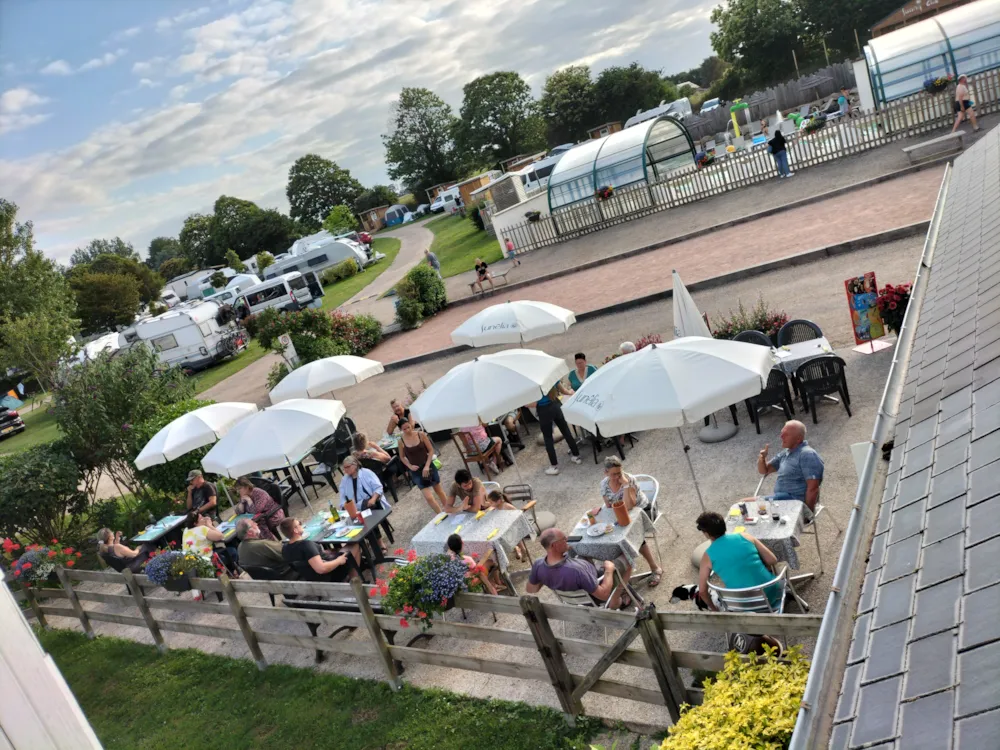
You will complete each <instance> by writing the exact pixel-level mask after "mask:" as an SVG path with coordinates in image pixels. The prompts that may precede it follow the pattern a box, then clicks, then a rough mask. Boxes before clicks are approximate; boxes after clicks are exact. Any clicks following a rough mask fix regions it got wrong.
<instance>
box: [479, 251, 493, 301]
mask: <svg viewBox="0 0 1000 750" xmlns="http://www.w3.org/2000/svg"><path fill="white" fill-rule="evenodd" d="M484 281H488V282H490V291H491V292H492V291H493V288H494V287H493V274H491V273H490V267H489V266H488V265H486V263H485V262H484V261H483V259H482V258H476V286H478V287H479V291H480V293H482V292H483V291H484V290H483V282H484Z"/></svg>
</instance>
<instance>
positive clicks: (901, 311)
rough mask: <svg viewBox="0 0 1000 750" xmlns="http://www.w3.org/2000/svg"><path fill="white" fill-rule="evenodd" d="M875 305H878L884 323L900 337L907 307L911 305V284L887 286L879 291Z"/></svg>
mask: <svg viewBox="0 0 1000 750" xmlns="http://www.w3.org/2000/svg"><path fill="white" fill-rule="evenodd" d="M875 304H876V305H878V312H879V315H880V316H881V317H882V322H883V323H885V325H886V327H887V328H888V329H889V330H890V331H892V332H893V333H895V334H896V335H897V336H898V335H899V329H900V328H902V327H903V318H904V317H906V307H907V305H909V304H910V284H900V285H899V286H893V285H892V284H886V285H885V287H883V288H882V289H881V290H880V291H879V293H878V297H877V298H876V300H875Z"/></svg>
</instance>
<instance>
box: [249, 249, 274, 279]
mask: <svg viewBox="0 0 1000 750" xmlns="http://www.w3.org/2000/svg"><path fill="white" fill-rule="evenodd" d="M254 258H255V259H256V261H257V273H258V274H260V275H263V273H264V269H265V268H267V267H268V266H273V265H274V256H273V255H271V253H269V252H266V251H263V252H259V253H257V255H255V256H254Z"/></svg>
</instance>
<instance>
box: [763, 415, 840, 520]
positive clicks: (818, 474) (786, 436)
mask: <svg viewBox="0 0 1000 750" xmlns="http://www.w3.org/2000/svg"><path fill="white" fill-rule="evenodd" d="M781 447H782V450H781V451H780V452H779V453H777V454H775V456H774V457H773V458H771V459H770V460H768V458H767V453H768V450H769V448H770V445H765V446H764V448H763V450H761V452H760V453H759V454H758V456H757V471H758V472H759V473H761V474H763V475H764V476H767V475H768V474H772V473H774V472H778V479H777V481H776V482H775V484H774V492H773V493H772V494H771V495H770V499H771V500H801V501H802V502H804V503H805V504H806V506H808V508H809V510H810V511H813V512H815V510H816V503H817V502H819V486H820V485H821V484H822V483H823V459H822V458H820V455H819V453H817V452H816V451H815V450H814V449H813V448H812V446H810V445H809V443H807V442H806V426H805V425H804V424H802V422H799V421H798V420H796V419H793V420H791V421H790V422H785V426H784V427H782V428H781ZM752 499H753V498H748V500H752Z"/></svg>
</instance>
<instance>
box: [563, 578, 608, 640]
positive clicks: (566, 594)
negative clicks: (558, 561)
mask: <svg viewBox="0 0 1000 750" xmlns="http://www.w3.org/2000/svg"><path fill="white" fill-rule="evenodd" d="M603 579H604V576H603V575H602V576H600V577H599V578H598V579H597V582H598V583H600V582H601V581H602V580H603ZM552 591H553V592H554V593H555V595H556V597H557V598H558V599H559V601H560V602H562V603H563V604H572V605H573V606H574V607H593V608H594V609H607V608H608V602H609V601H611V597H610V596H609V597H608V601H607V602H597V601H595V600H594V597H592V596H591V595H590V594H588V593H587V592H586V591H584V590H583V589H576V590H575V591H556V590H555V589H552ZM563 637H564V638H565V637H566V621H565V620H563ZM604 642H605V643H607V642H608V626H607V625H605V626H604Z"/></svg>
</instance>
